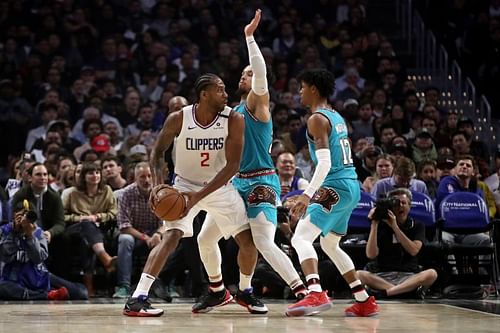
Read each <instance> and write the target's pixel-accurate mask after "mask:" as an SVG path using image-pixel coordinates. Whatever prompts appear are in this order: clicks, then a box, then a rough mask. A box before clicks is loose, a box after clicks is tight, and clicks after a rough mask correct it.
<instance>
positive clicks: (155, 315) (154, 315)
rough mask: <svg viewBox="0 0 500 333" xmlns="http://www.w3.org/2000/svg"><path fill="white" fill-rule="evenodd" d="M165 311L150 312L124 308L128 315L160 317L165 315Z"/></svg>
mask: <svg viewBox="0 0 500 333" xmlns="http://www.w3.org/2000/svg"><path fill="white" fill-rule="evenodd" d="M163 313H164V311H162V312H160V313H154V314H153V313H149V312H136V311H128V310H123V314H124V315H125V316H128V317H160V316H161V315H163Z"/></svg>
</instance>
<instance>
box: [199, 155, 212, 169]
mask: <svg viewBox="0 0 500 333" xmlns="http://www.w3.org/2000/svg"><path fill="white" fill-rule="evenodd" d="M200 156H201V166H202V167H209V166H210V164H208V160H209V159H210V154H209V153H207V152H203V153H200Z"/></svg>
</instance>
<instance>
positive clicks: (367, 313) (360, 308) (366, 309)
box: [344, 296, 379, 317]
mask: <svg viewBox="0 0 500 333" xmlns="http://www.w3.org/2000/svg"><path fill="white" fill-rule="evenodd" d="M378 311H379V308H378V304H377V303H376V302H375V297H373V296H370V297H368V299H367V300H366V301H364V302H356V303H354V304H353V305H351V306H350V307H348V308H347V309H345V311H344V312H345V315H346V316H347V317H371V316H375V315H378Z"/></svg>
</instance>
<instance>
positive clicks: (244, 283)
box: [240, 272, 252, 291]
mask: <svg viewBox="0 0 500 333" xmlns="http://www.w3.org/2000/svg"><path fill="white" fill-rule="evenodd" d="M248 288H252V275H245V274H243V273H242V272H240V290H241V291H245V289H248Z"/></svg>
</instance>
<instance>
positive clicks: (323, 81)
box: [297, 68, 335, 98]
mask: <svg viewBox="0 0 500 333" xmlns="http://www.w3.org/2000/svg"><path fill="white" fill-rule="evenodd" d="M297 79H298V80H299V82H305V83H307V84H308V85H311V86H315V87H316V89H318V92H319V94H320V96H321V97H325V98H328V97H329V96H330V95H332V94H333V92H334V90H335V77H334V76H333V74H332V73H331V72H330V71H328V70H326V69H322V68H320V69H308V70H304V71H303V72H302V73H300V74H299V76H298V77H297Z"/></svg>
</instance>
